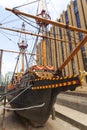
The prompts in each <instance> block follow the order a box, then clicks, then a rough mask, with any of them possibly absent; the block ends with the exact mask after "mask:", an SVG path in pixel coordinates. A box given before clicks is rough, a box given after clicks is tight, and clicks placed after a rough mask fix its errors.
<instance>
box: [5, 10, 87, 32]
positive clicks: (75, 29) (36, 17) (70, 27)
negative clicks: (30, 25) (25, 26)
mask: <svg viewBox="0 0 87 130" xmlns="http://www.w3.org/2000/svg"><path fill="white" fill-rule="evenodd" d="M6 10H8V11H11V12H13V13H14V14H16V15H23V16H27V17H30V18H33V19H35V20H37V21H40V22H41V21H42V22H46V23H48V24H52V25H55V26H59V27H62V28H65V29H70V30H72V31H77V32H82V33H85V34H87V30H85V29H82V28H77V27H75V26H71V25H66V24H64V23H61V22H58V21H52V20H48V19H45V18H41V17H38V16H34V15H31V14H27V13H24V12H21V11H19V10H17V9H9V8H6Z"/></svg>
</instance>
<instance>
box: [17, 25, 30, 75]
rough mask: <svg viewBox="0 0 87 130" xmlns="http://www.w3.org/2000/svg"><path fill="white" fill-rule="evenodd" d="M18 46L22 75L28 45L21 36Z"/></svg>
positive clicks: (23, 27) (23, 28)
mask: <svg viewBox="0 0 87 130" xmlns="http://www.w3.org/2000/svg"><path fill="white" fill-rule="evenodd" d="M24 30H25V24H24V23H23V24H22V31H24ZM18 46H19V48H20V52H21V53H22V72H23V73H24V56H25V49H26V48H27V47H28V44H26V43H25V41H24V37H23V35H22V42H21V43H18Z"/></svg>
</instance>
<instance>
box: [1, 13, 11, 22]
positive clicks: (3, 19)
mask: <svg viewBox="0 0 87 130" xmlns="http://www.w3.org/2000/svg"><path fill="white" fill-rule="evenodd" d="M11 15H12V14H10V15H8V16H7V17H6V18H4V19H3V20H2V21H0V23H1V22H3V21H5V20H6V19H8V18H9V17H10V16H11Z"/></svg>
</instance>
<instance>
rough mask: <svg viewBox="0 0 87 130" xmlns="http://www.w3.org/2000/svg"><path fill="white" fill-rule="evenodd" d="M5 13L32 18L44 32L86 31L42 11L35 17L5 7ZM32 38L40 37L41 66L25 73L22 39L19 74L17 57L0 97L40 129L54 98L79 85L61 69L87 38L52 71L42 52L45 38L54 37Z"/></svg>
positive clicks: (76, 77) (52, 68) (24, 48)
mask: <svg viewBox="0 0 87 130" xmlns="http://www.w3.org/2000/svg"><path fill="white" fill-rule="evenodd" d="M6 10H8V11H12V12H13V13H14V14H16V15H23V16H26V17H30V18H33V19H35V20H36V22H37V24H38V25H39V26H40V27H41V28H42V30H45V28H46V27H47V26H48V24H52V25H55V26H59V27H62V28H65V29H66V28H68V29H70V30H75V31H78V32H84V33H87V30H84V29H81V28H77V27H73V26H71V25H65V24H63V23H60V22H56V21H52V20H51V19H50V16H49V14H47V13H46V10H44V8H43V9H42V11H41V13H40V14H38V15H37V16H33V15H31V14H26V13H24V12H21V11H19V10H17V9H15V8H14V9H8V8H6ZM0 28H1V29H5V30H9V31H14V32H20V33H24V34H31V33H29V32H26V31H25V30H15V29H9V28H5V27H2V26H1V27H0ZM43 32H44V31H43ZM31 35H34V36H39V37H42V38H43V40H42V41H43V65H34V66H31V67H28V65H27V69H26V70H24V57H25V58H26V48H27V46H28V45H27V44H26V43H25V42H24V40H22V42H21V43H19V44H18V46H19V48H20V53H19V55H20V54H21V55H22V71H21V72H19V73H15V70H16V67H17V64H18V60H19V58H18V59H17V63H16V67H15V70H14V73H13V76H12V80H11V83H10V84H9V85H8V89H7V92H5V93H3V94H2V95H1V96H2V97H3V96H7V98H8V101H9V103H10V105H11V107H12V109H13V110H14V111H15V112H16V113H17V114H18V115H19V116H21V117H22V118H24V119H26V120H27V121H28V122H29V123H30V124H32V125H33V126H35V127H39V126H43V125H44V124H45V123H46V121H47V120H48V118H49V116H50V114H51V112H52V109H53V106H54V104H55V101H56V98H57V95H58V94H59V93H60V92H62V91H67V90H71V91H72V90H75V88H76V87H78V86H80V85H81V80H80V77H79V75H73V76H71V77H69V76H67V77H64V76H63V75H62V69H64V67H65V66H66V65H67V64H68V63H69V61H70V60H71V59H72V58H73V57H74V56H75V54H76V53H77V52H78V51H79V50H80V49H81V47H82V46H83V45H84V44H85V42H87V36H86V37H85V38H84V39H83V40H82V41H81V42H80V43H79V45H78V46H77V47H76V48H75V50H74V51H73V52H72V53H71V55H70V56H69V57H68V58H67V59H66V61H65V62H64V63H63V64H62V65H61V66H60V68H58V69H57V70H55V69H54V67H53V66H47V64H46V51H45V49H46V48H45V42H46V41H45V38H49V39H54V38H53V37H48V36H46V34H45V33H42V35H40V34H33V33H32V34H31ZM55 40H58V39H55ZM26 63H27V59H26Z"/></svg>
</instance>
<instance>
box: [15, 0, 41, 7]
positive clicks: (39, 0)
mask: <svg viewBox="0 0 87 130" xmlns="http://www.w3.org/2000/svg"><path fill="white" fill-rule="evenodd" d="M38 1H40V0H36V1H33V2H29V3H27V4H23V5H20V6H16V7H14V8H19V7H23V6H26V5H29V4H32V3H35V2H38Z"/></svg>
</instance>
